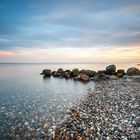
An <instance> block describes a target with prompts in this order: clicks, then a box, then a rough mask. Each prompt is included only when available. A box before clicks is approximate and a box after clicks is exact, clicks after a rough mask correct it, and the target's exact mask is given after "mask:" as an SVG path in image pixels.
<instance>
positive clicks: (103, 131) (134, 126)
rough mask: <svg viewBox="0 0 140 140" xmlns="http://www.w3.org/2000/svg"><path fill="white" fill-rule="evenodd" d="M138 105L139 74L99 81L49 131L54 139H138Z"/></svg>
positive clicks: (139, 121) (139, 132)
mask: <svg viewBox="0 0 140 140" xmlns="http://www.w3.org/2000/svg"><path fill="white" fill-rule="evenodd" d="M139 108H140V76H133V77H127V78H126V79H125V78H123V79H119V80H107V81H99V82H96V85H95V91H94V92H91V93H89V94H88V95H87V96H86V97H85V99H84V100H82V101H81V102H80V103H79V104H78V105H76V106H74V107H73V108H71V109H70V111H69V112H68V114H67V117H66V120H65V121H64V122H63V123H62V124H61V125H59V126H58V127H57V128H56V129H55V133H54V132H53V131H52V132H51V131H50V134H51V133H52V135H51V137H52V139H55V140H71V139H72V140H92V139H95V140H102V139H106V140H113V139H123V140H129V139H132V140H133V139H134V140H135V139H140V110H139Z"/></svg>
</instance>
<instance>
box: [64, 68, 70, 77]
mask: <svg viewBox="0 0 140 140" xmlns="http://www.w3.org/2000/svg"><path fill="white" fill-rule="evenodd" d="M63 76H64V77H65V78H70V77H71V71H70V70H65V72H64V73H63Z"/></svg>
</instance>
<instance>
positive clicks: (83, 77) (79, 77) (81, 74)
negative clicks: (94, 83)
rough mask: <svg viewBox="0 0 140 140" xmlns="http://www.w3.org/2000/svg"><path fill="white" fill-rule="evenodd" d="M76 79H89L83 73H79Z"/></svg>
mask: <svg viewBox="0 0 140 140" xmlns="http://www.w3.org/2000/svg"><path fill="white" fill-rule="evenodd" d="M78 79H79V80H82V81H89V79H90V77H89V76H88V75H86V74H84V73H80V74H79V75H78Z"/></svg>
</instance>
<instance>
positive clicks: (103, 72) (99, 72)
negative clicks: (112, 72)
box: [97, 70, 106, 74]
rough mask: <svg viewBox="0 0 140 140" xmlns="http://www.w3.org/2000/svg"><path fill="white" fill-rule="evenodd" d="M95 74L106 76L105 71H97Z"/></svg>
mask: <svg viewBox="0 0 140 140" xmlns="http://www.w3.org/2000/svg"><path fill="white" fill-rule="evenodd" d="M97 74H106V70H99V71H97Z"/></svg>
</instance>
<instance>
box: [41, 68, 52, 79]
mask: <svg viewBox="0 0 140 140" xmlns="http://www.w3.org/2000/svg"><path fill="white" fill-rule="evenodd" d="M41 74H42V75H44V76H45V77H50V76H51V70H50V69H44V70H43V71H42V73H41Z"/></svg>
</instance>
